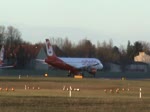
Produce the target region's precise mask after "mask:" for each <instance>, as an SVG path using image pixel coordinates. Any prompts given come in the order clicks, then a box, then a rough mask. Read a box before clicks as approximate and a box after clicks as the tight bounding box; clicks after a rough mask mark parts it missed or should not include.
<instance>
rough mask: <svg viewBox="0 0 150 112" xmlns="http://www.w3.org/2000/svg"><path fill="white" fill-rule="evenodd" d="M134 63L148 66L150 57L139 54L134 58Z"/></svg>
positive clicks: (142, 53)
mask: <svg viewBox="0 0 150 112" xmlns="http://www.w3.org/2000/svg"><path fill="white" fill-rule="evenodd" d="M134 61H135V62H144V63H147V64H150V56H149V55H147V54H146V53H145V52H139V55H138V56H135V57H134Z"/></svg>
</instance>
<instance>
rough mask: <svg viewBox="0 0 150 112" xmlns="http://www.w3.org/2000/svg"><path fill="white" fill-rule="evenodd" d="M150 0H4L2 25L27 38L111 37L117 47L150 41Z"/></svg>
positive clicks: (75, 39) (0, 10) (0, 12)
mask: <svg viewBox="0 0 150 112" xmlns="http://www.w3.org/2000/svg"><path fill="white" fill-rule="evenodd" d="M149 5H150V0H0V25H2V26H5V27H7V26H14V27H15V28H17V29H18V30H19V31H20V32H21V33H22V38H23V39H24V40H26V41H29V42H32V43H36V42H44V40H45V38H49V37H54V38H57V37H61V38H66V37H67V38H68V39H69V40H71V41H72V42H75V43H77V42H78V41H79V40H82V39H85V38H86V39H89V40H91V42H92V43H95V44H96V43H97V41H99V42H103V41H106V42H108V41H109V40H110V39H111V40H112V41H113V44H114V45H116V46H120V45H127V42H128V40H130V41H131V43H134V42H135V41H146V42H150V6H149Z"/></svg>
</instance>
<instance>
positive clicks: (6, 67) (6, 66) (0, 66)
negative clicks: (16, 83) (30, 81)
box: [0, 65, 14, 69]
mask: <svg viewBox="0 0 150 112" xmlns="http://www.w3.org/2000/svg"><path fill="white" fill-rule="evenodd" d="M13 67H14V66H12V65H11V66H0V69H1V68H13Z"/></svg>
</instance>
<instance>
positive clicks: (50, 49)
mask: <svg viewBox="0 0 150 112" xmlns="http://www.w3.org/2000/svg"><path fill="white" fill-rule="evenodd" d="M46 52H47V55H48V57H52V56H55V53H54V51H53V47H52V45H51V44H50V41H49V39H46Z"/></svg>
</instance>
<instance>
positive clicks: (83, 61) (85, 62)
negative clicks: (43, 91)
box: [81, 60, 97, 65]
mask: <svg viewBox="0 0 150 112" xmlns="http://www.w3.org/2000/svg"><path fill="white" fill-rule="evenodd" d="M81 63H82V65H92V64H96V63H97V62H96V60H82V61H81Z"/></svg>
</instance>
